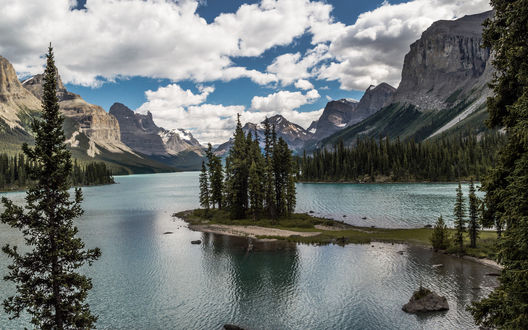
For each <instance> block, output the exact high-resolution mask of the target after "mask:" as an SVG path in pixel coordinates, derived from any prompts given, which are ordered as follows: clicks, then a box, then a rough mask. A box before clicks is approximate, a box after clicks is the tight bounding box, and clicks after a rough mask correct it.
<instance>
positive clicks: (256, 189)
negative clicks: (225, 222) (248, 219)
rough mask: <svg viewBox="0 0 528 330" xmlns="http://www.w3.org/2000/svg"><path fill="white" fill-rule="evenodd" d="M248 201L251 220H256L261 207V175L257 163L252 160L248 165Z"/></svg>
mask: <svg viewBox="0 0 528 330" xmlns="http://www.w3.org/2000/svg"><path fill="white" fill-rule="evenodd" d="M248 190H249V201H250V210H251V216H252V217H253V220H257V218H258V216H259V213H260V212H261V209H262V177H261V176H260V174H259V171H258V168H257V164H256V163H255V161H254V160H253V161H252V162H251V166H250V167H249V189H248Z"/></svg>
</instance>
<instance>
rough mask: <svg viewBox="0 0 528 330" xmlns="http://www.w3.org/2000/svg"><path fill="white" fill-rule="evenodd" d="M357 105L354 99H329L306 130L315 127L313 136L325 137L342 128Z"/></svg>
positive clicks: (315, 137) (316, 137)
mask: <svg viewBox="0 0 528 330" xmlns="http://www.w3.org/2000/svg"><path fill="white" fill-rule="evenodd" d="M357 106H358V102H357V101H355V100H347V99H341V100H337V101H330V102H328V103H327V104H326V106H325V108H324V110H323V114H322V115H321V117H320V118H319V120H317V122H315V124H314V123H312V125H313V127H312V125H311V126H310V127H309V128H308V130H309V131H310V130H311V129H314V128H315V131H314V136H313V138H314V139H316V140H320V139H322V138H325V137H327V136H328V135H331V134H333V133H335V132H337V131H339V130H340V129H343V128H344V127H345V126H346V125H347V124H348V122H349V121H350V120H351V118H352V114H353V113H354V111H355V110H356V108H357Z"/></svg>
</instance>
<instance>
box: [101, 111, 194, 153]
mask: <svg viewBox="0 0 528 330" xmlns="http://www.w3.org/2000/svg"><path fill="white" fill-rule="evenodd" d="M110 114H112V115H113V116H114V117H115V118H117V120H118V121H119V125H120V126H121V140H122V141H123V143H125V144H126V145H127V146H129V147H130V148H131V149H132V150H134V151H137V152H140V153H142V154H145V155H149V156H150V155H155V156H171V155H172V156H175V155H178V154H180V153H181V152H184V151H193V152H195V153H196V154H197V155H200V156H202V155H203V149H202V146H201V145H200V143H199V142H198V141H197V140H196V139H195V138H194V137H193V136H192V134H191V133H190V132H188V131H185V130H182V129H178V130H166V129H164V128H162V127H158V126H157V125H156V124H155V123H154V120H153V119H152V114H151V113H150V112H147V114H146V115H144V114H140V113H135V112H134V111H132V110H130V109H129V108H128V107H127V106H125V105H123V104H121V103H114V104H113V105H112V107H110Z"/></svg>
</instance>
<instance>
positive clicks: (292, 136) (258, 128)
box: [214, 115, 313, 157]
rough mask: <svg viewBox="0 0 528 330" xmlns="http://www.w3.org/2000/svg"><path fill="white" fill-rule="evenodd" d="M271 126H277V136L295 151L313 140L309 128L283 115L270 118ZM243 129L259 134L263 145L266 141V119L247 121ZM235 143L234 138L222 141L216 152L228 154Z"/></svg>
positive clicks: (217, 153) (246, 131) (220, 154)
mask: <svg viewBox="0 0 528 330" xmlns="http://www.w3.org/2000/svg"><path fill="white" fill-rule="evenodd" d="M268 120H269V124H270V126H275V132H276V134H277V137H282V138H283V139H284V140H285V141H286V143H288V145H289V146H290V148H291V149H292V150H293V151H294V152H300V151H302V149H303V148H304V145H305V143H306V142H307V141H309V140H311V139H312V137H313V134H312V133H310V132H309V131H308V130H305V129H304V128H302V127H301V126H299V125H297V124H295V123H292V122H290V121H288V120H287V119H286V118H284V117H283V116H281V115H275V116H273V117H270V118H268ZM242 130H243V131H244V133H246V134H247V133H248V132H251V133H252V134H253V135H255V132H256V134H258V136H259V139H260V142H261V145H262V146H263V143H264V121H262V122H261V123H260V124H258V125H257V124H253V123H246V124H245V125H244V126H243V127H242ZM232 145H233V139H229V141H227V142H224V143H222V144H221V145H219V146H218V147H217V148H216V149H215V151H214V152H215V154H216V155H217V156H222V157H223V156H226V155H227V153H228V152H229V149H231V146H232Z"/></svg>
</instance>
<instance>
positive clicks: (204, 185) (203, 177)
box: [200, 161, 210, 211]
mask: <svg viewBox="0 0 528 330" xmlns="http://www.w3.org/2000/svg"><path fill="white" fill-rule="evenodd" d="M209 205H210V201H209V179H208V175H207V169H206V168H205V162H203V161H202V171H201V172H200V206H202V207H203V208H204V209H205V210H206V211H208V210H209Z"/></svg>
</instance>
